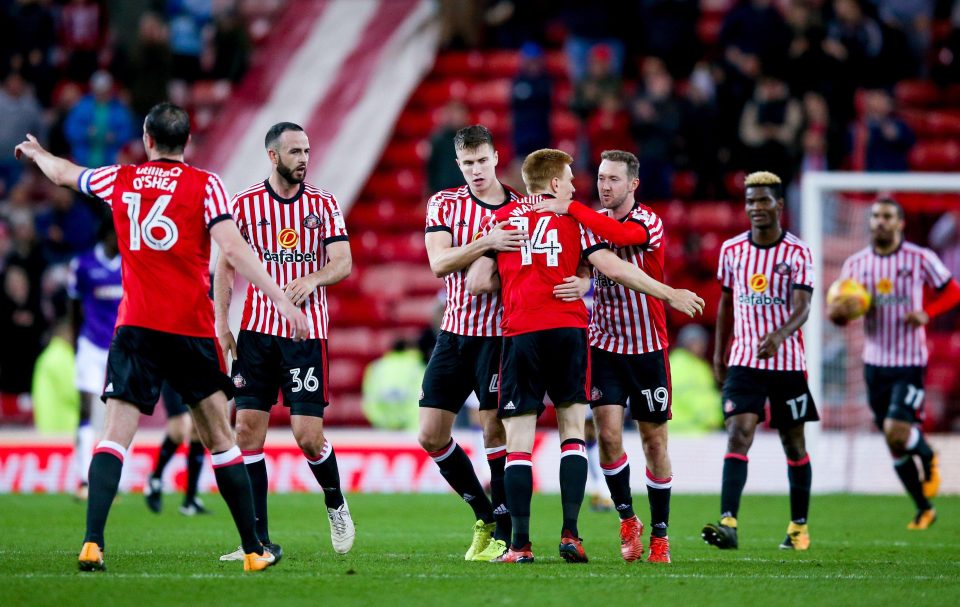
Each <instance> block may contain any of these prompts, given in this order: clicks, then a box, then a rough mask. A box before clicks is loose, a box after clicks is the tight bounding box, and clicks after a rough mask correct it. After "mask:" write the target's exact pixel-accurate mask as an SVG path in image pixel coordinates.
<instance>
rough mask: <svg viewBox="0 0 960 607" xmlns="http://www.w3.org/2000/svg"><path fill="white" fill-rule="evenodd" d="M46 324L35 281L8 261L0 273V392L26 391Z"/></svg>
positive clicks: (21, 268)
mask: <svg viewBox="0 0 960 607" xmlns="http://www.w3.org/2000/svg"><path fill="white" fill-rule="evenodd" d="M14 230H16V226H15V227H14ZM46 326H47V322H46V318H45V316H44V314H43V311H42V307H41V304H40V285H39V282H37V283H31V281H30V277H29V274H28V273H27V270H26V268H24V267H23V266H22V265H20V264H19V263H17V262H15V261H13V260H11V263H10V264H9V265H7V267H6V269H5V270H4V272H3V274H2V275H0V334H2V335H3V343H4V344H5V347H3V348H0V392H6V393H8V394H23V393H26V392H30V389H31V379H32V377H33V367H34V363H35V362H36V360H37V356H39V355H40V340H41V337H42V336H43V332H44V330H45V329H46ZM10 344H16V347H10Z"/></svg>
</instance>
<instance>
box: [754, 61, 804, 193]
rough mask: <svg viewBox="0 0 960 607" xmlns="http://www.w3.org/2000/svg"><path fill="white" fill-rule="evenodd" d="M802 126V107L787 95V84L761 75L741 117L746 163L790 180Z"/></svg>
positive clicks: (787, 181) (785, 181)
mask: <svg viewBox="0 0 960 607" xmlns="http://www.w3.org/2000/svg"><path fill="white" fill-rule="evenodd" d="M802 126H803V109H802V107H801V106H800V103H799V102H798V101H797V100H796V99H793V98H791V97H790V92H789V91H788V90H787V85H786V83H784V82H783V81H782V80H780V79H779V78H776V77H774V76H771V75H764V76H762V77H761V78H760V80H759V81H758V82H757V86H756V89H755V92H754V96H753V99H751V100H750V101H748V102H747V104H746V105H745V106H744V108H743V116H741V118H740V141H741V142H742V143H743V145H744V147H745V148H746V157H745V161H746V166H747V167H748V168H749V169H750V170H753V169H755V168H757V167H767V168H769V169H770V171H771V172H774V173H775V174H777V175H779V176H780V178H781V179H782V180H783V182H784V183H789V182H790V181H791V179H792V176H793V173H794V163H795V159H796V155H797V138H798V135H799V134H800V128H801V127H802Z"/></svg>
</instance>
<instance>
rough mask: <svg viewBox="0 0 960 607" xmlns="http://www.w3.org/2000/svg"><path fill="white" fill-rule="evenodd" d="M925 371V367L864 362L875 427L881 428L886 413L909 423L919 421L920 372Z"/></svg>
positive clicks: (920, 415)
mask: <svg viewBox="0 0 960 607" xmlns="http://www.w3.org/2000/svg"><path fill="white" fill-rule="evenodd" d="M926 372H927V368H926V367H877V366H874V365H865V366H864V369H863V375H864V378H865V379H866V380H867V394H868V395H869V399H870V409H872V410H873V422H874V423H875V424H876V425H877V428H880V429H881V430H883V420H885V419H887V418H888V417H889V418H890V419H896V420H900V421H904V422H909V423H911V424H922V423H923V418H924V412H923V397H924V390H923V376H924V375H926Z"/></svg>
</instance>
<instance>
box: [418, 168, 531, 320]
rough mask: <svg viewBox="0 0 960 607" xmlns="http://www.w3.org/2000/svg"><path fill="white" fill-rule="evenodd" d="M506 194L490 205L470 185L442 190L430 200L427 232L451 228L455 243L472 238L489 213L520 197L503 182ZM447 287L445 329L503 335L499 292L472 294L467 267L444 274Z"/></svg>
mask: <svg viewBox="0 0 960 607" xmlns="http://www.w3.org/2000/svg"><path fill="white" fill-rule="evenodd" d="M503 189H504V190H506V192H507V197H506V199H504V201H503V204H500V205H497V206H494V205H489V204H487V203H485V202H483V201H482V200H480V199H478V198H477V197H475V196H474V195H473V193H472V192H470V188H469V186H466V185H463V186H460V187H459V188H450V189H448V190H441V191H439V192H437V193H436V194H434V195H433V196H431V197H430V200H429V201H428V202H427V227H426V231H427V232H441V231H442V232H449V233H450V234H451V235H452V236H453V245H452V246H455V247H462V246H465V245H468V244H470V243H471V242H473V241H474V240H475V239H476V238H477V237H478V236H480V235H481V234H482V233H483V230H484V228H485V227H486V223H487V221H488V220H487V217H490V216H492V215H493V214H494V213H495V212H496V211H497V209H500V208H501V207H503V205H505V204H507V203H509V202H512V201H514V200H517V199H519V198H520V195H519V194H518V193H517V192H516V191H514V190H513V189H512V188H510V187H508V186H505V185H504V186H503ZM443 283H444V286H445V287H446V290H447V302H446V307H445V308H444V310H443V322H442V323H441V325H440V328H441V329H442V330H443V331H448V332H450V333H455V334H457V335H469V336H473V337H500V336H501V335H502V333H501V330H500V319H501V316H502V314H503V306H502V303H501V301H500V292H499V291H497V292H495V293H484V294H482V295H470V293H469V292H467V271H466V270H465V269H464V270H459V271H457V272H451V273H450V274H447V275H446V276H444V277H443Z"/></svg>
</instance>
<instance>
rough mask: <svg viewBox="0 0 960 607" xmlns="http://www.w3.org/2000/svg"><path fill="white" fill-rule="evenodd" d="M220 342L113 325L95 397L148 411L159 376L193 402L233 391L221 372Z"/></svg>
mask: <svg viewBox="0 0 960 607" xmlns="http://www.w3.org/2000/svg"><path fill="white" fill-rule="evenodd" d="M224 370H225V365H224V364H223V358H222V357H221V355H220V346H219V345H217V340H216V339H214V338H213V337H189V336H186V335H177V334H175V333H167V332H165V331H154V330H153V329H145V328H143V327H129V326H124V327H119V328H118V329H117V331H116V333H114V335H113V341H112V342H111V343H110V353H109V354H108V355H107V382H106V387H105V388H104V390H103V394H102V395H101V396H100V399H101V400H103V401H104V402H106V400H107V399H108V398H118V399H120V400H125V401H127V402H129V403H132V404H134V405H136V407H137V408H138V409H140V411H141V412H142V413H143V414H144V415H153V409H154V407H156V405H157V399H158V398H159V397H160V387H161V385H162V384H163V382H164V381H167V382H169V383H170V387H171V388H172V389H173V390H174V391H175V392H176V393H177V394H178V395H179V396H180V398H182V399H183V401H184V402H186V403H188V404H190V405H195V404H197V403H199V402H200V401H201V400H203V399H205V398H207V397H208V396H210V395H211V394H214V393H216V392H218V391H222V392H223V393H224V394H226V396H227V398H230V397H231V396H232V395H233V383H232V382H231V381H230V378H229V377H227V376H226V375H225V374H224Z"/></svg>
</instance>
